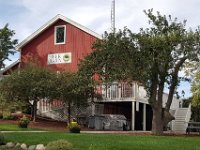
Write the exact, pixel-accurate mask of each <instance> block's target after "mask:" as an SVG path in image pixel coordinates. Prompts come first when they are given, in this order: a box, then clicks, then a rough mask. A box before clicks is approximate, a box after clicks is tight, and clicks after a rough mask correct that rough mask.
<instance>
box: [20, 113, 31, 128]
mask: <svg viewBox="0 0 200 150" xmlns="http://www.w3.org/2000/svg"><path fill="white" fill-rule="evenodd" d="M29 123H30V120H29V119H28V117H26V116H25V115H23V117H22V118H20V119H19V122H18V125H19V127H20V128H27V127H28V124H29Z"/></svg>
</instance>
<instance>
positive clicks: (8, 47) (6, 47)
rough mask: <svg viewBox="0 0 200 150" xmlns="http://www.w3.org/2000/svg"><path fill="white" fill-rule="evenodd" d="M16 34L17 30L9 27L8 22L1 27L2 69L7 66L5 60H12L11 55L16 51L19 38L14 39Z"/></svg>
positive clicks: (0, 58) (0, 52)
mask: <svg viewBox="0 0 200 150" xmlns="http://www.w3.org/2000/svg"><path fill="white" fill-rule="evenodd" d="M14 34H15V32H14V31H13V30H10V29H9V28H8V24H6V25H5V26H4V27H3V28H1V29H0V70H1V69H2V68H3V67H5V64H4V61H5V60H10V59H9V55H10V54H14V53H15V51H14V47H15V45H16V44H17V40H16V39H13V36H14Z"/></svg>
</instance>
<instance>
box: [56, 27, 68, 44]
mask: <svg viewBox="0 0 200 150" xmlns="http://www.w3.org/2000/svg"><path fill="white" fill-rule="evenodd" d="M65 39H66V26H65V25H60V26H56V27H55V31H54V43H55V44H65Z"/></svg>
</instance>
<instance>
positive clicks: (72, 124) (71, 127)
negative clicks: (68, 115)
mask: <svg viewBox="0 0 200 150" xmlns="http://www.w3.org/2000/svg"><path fill="white" fill-rule="evenodd" d="M68 128H69V131H70V132H71V133H80V131H81V126H80V125H79V124H78V123H77V122H76V121H72V122H70V123H69V124H68Z"/></svg>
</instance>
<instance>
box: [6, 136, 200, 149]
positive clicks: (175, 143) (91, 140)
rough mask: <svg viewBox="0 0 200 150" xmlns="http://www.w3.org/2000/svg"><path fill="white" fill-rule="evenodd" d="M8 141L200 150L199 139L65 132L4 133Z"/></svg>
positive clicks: (94, 146)
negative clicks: (65, 141)
mask: <svg viewBox="0 0 200 150" xmlns="http://www.w3.org/2000/svg"><path fill="white" fill-rule="evenodd" d="M4 134H5V138H6V141H13V142H20V143H27V144H28V145H31V144H39V143H42V144H45V145H46V144H47V143H49V142H50V141H54V140H58V139H66V140H68V141H69V142H71V143H73V145H74V150H138V149H139V150H169V149H170V150H179V149H181V150H200V138H198V137H172V136H131V135H114V134H70V133H65V132H45V133H4Z"/></svg>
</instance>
